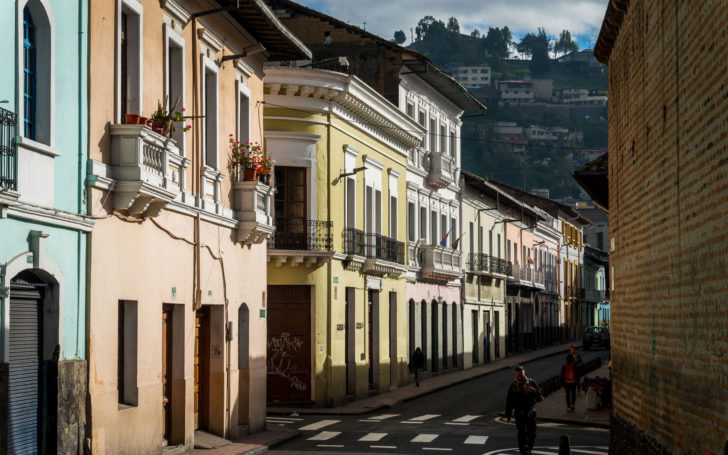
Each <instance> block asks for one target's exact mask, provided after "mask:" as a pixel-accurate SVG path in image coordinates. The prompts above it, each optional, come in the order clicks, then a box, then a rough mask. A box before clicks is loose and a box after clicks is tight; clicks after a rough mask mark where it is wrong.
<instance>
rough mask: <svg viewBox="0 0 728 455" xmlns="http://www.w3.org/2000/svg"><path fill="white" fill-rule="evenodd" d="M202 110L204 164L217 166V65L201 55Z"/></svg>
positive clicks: (214, 167)
mask: <svg viewBox="0 0 728 455" xmlns="http://www.w3.org/2000/svg"><path fill="white" fill-rule="evenodd" d="M202 87H203V95H202V102H203V106H202V110H203V115H204V116H205V118H204V119H203V121H202V125H203V127H202V135H203V142H204V146H205V165H206V166H208V167H211V168H213V169H217V168H218V150H217V147H218V128H217V125H218V118H217V115H218V114H217V110H218V109H217V66H216V65H215V63H214V62H213V61H212V60H210V59H208V58H207V57H203V72H202Z"/></svg>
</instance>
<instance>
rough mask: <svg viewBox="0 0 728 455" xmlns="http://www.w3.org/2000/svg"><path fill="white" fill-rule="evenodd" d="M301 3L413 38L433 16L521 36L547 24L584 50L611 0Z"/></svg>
mask: <svg viewBox="0 0 728 455" xmlns="http://www.w3.org/2000/svg"><path fill="white" fill-rule="evenodd" d="M298 1H299V2H300V3H302V4H304V5H306V6H308V7H310V8H313V9H316V10H318V11H321V12H323V13H326V14H328V15H330V16H333V17H336V18H337V19H340V20H343V21H345V22H349V23H350V24H352V25H356V26H359V27H363V26H364V23H365V22H366V29H367V30H368V31H370V32H372V33H376V34H377V35H379V36H381V37H383V38H387V39H389V38H392V36H393V34H394V31H395V30H404V31H405V34H406V35H407V38H408V41H407V43H405V44H408V43H409V37H410V28H411V29H414V28H415V27H416V26H417V22H418V21H419V20H420V19H421V18H422V17H424V16H427V15H430V16H434V17H435V18H437V19H441V20H442V21H443V22H446V21H447V19H448V18H449V17H450V16H455V17H456V18H457V19H458V22H459V23H460V29H461V31H462V32H464V33H470V32H471V31H472V30H473V29H475V28H477V29H478V30H480V31H481V33H482V32H483V31H487V30H488V27H503V26H505V25H507V26H508V27H509V28H510V29H511V32H512V34H513V36H514V39H517V38H520V37H521V36H523V35H525V34H526V33H528V32H535V31H536V29H537V28H538V27H544V28H545V29H546V33H547V34H549V35H550V36H553V37H556V36H558V34H559V33H560V32H561V30H563V29H566V30H569V31H570V32H571V34H572V37H574V38H575V40H576V41H577V42H578V44H579V48H580V49H585V48H590V47H593V46H594V42H595V41H596V39H597V36H598V35H599V28H600V27H601V23H602V19H603V18H604V12H605V11H606V9H607V3H608V0H450V1H449V2H443V1H441V0H298Z"/></svg>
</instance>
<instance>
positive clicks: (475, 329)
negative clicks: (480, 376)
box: [470, 310, 479, 365]
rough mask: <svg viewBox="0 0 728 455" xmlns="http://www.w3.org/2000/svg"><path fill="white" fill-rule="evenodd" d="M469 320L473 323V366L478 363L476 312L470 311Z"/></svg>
mask: <svg viewBox="0 0 728 455" xmlns="http://www.w3.org/2000/svg"><path fill="white" fill-rule="evenodd" d="M470 314H471V316H470V319H471V320H472V321H473V323H472V329H473V365H475V364H476V363H478V345H479V343H478V310H471V312H470Z"/></svg>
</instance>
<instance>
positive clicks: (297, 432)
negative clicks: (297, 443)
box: [258, 430, 301, 453]
mask: <svg viewBox="0 0 728 455" xmlns="http://www.w3.org/2000/svg"><path fill="white" fill-rule="evenodd" d="M300 434H301V432H300V431H298V430H296V431H291V432H290V433H289V434H288V435H287V436H286V437H284V438H280V439H278V440H277V441H273V442H271V443H269V444H266V445H264V446H263V448H265V450H264V451H263V452H266V451H267V450H268V449H269V448H271V447H275V446H277V445H278V444H282V443H284V442H286V441H290V440H291V439H293V438H297V437H298V436H299V435H300ZM258 453H262V452H258Z"/></svg>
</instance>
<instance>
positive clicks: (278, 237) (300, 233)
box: [268, 218, 334, 251]
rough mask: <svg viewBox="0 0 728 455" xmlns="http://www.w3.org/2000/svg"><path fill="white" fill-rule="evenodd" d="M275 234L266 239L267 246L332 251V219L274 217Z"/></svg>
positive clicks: (271, 247) (283, 248)
mask: <svg viewBox="0 0 728 455" xmlns="http://www.w3.org/2000/svg"><path fill="white" fill-rule="evenodd" d="M273 225H274V226H275V228H276V231H275V234H273V236H272V237H271V238H270V239H269V240H268V248H270V249H277V250H307V251H332V250H333V249H334V241H333V237H332V235H331V228H332V227H333V226H334V222H333V221H318V220H304V219H300V218H276V219H275V221H274V222H273Z"/></svg>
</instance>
